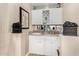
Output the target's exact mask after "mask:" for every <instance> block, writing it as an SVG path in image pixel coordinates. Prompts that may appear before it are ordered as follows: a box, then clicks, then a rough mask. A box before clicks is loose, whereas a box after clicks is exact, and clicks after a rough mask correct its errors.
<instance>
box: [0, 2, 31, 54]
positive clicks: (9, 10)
mask: <svg viewBox="0 0 79 59" xmlns="http://www.w3.org/2000/svg"><path fill="white" fill-rule="evenodd" d="M19 6H22V7H23V8H24V9H26V10H27V11H29V13H30V16H31V5H30V4H17V3H16V4H0V8H1V9H0V55H25V54H26V53H27V52H28V48H27V47H29V45H28V42H29V41H28V31H29V30H24V31H23V33H22V34H13V33H11V32H12V24H13V23H14V22H17V21H18V20H19ZM30 19H31V17H30ZM24 42H25V43H24ZM18 49H19V50H18Z"/></svg>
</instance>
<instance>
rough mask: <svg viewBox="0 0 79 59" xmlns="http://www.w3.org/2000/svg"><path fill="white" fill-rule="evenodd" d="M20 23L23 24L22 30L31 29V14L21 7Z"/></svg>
mask: <svg viewBox="0 0 79 59" xmlns="http://www.w3.org/2000/svg"><path fill="white" fill-rule="evenodd" d="M19 11H20V12H19V13H20V14H19V17H20V18H19V21H20V24H21V26H22V27H21V28H22V29H29V12H28V11H26V10H25V9H24V8H22V7H19Z"/></svg>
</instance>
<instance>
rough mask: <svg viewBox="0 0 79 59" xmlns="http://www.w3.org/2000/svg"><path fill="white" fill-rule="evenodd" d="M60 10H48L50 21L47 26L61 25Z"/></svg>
mask: <svg viewBox="0 0 79 59" xmlns="http://www.w3.org/2000/svg"><path fill="white" fill-rule="evenodd" d="M62 15H63V13H62V8H53V9H50V20H49V24H62V23H63V21H62Z"/></svg>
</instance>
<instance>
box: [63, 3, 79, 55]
mask: <svg viewBox="0 0 79 59" xmlns="http://www.w3.org/2000/svg"><path fill="white" fill-rule="evenodd" d="M63 14H64V18H63V19H64V21H67V20H68V21H72V22H75V23H77V24H78V25H79V3H78V4H77V3H65V4H64V5H63ZM78 35H79V29H78ZM78 45H79V38H78V37H74V36H69V37H68V36H64V37H63V38H62V55H68V56H69V55H73V56H75V55H78V56H79V46H78Z"/></svg>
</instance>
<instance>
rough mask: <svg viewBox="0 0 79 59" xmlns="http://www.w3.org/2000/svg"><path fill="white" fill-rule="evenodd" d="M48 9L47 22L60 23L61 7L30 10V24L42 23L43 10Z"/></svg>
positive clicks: (61, 16)
mask: <svg viewBox="0 0 79 59" xmlns="http://www.w3.org/2000/svg"><path fill="white" fill-rule="evenodd" d="M44 10H48V11H49V18H48V23H47V24H62V23H63V19H62V18H63V13H62V12H63V11H62V8H52V9H40V10H33V11H32V24H43V19H44V18H43V11H44Z"/></svg>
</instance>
